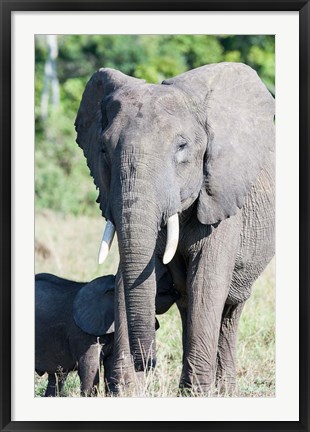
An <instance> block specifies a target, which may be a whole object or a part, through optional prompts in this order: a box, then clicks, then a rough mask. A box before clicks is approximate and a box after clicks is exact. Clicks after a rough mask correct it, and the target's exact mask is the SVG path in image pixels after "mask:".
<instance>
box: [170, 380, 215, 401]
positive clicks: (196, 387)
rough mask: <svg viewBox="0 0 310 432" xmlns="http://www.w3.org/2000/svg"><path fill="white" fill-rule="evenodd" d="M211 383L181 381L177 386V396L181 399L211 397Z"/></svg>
mask: <svg viewBox="0 0 310 432" xmlns="http://www.w3.org/2000/svg"><path fill="white" fill-rule="evenodd" d="M211 387H212V385H211V383H209V382H203V381H201V382H198V381H197V378H195V380H191V379H189V380H184V379H182V380H181V382H180V385H179V392H178V396H182V397H208V396H210V395H211Z"/></svg>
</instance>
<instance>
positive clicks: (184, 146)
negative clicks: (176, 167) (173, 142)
mask: <svg viewBox="0 0 310 432" xmlns="http://www.w3.org/2000/svg"><path fill="white" fill-rule="evenodd" d="M186 147H187V142H186V141H181V142H179V143H178V148H177V150H178V151H182V150H184V149H185V148H186Z"/></svg>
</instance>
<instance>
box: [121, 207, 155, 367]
mask: <svg viewBox="0 0 310 432" xmlns="http://www.w3.org/2000/svg"><path fill="white" fill-rule="evenodd" d="M117 214H118V216H116V218H115V223H116V228H117V234H118V244H119V251H120V270H121V273H122V278H123V284H124V291H125V304H126V313H127V324H128V333H129V344H130V351H131V354H132V356H133V359H134V365H135V369H136V371H141V370H145V369H148V368H149V367H152V366H155V362H156V354H155V294H156V279H155V245H156V239H157V232H158V227H157V218H156V217H155V216H154V215H153V216H150V215H149V214H148V215H146V211H145V209H143V210H141V209H137V208H135V206H133V207H131V208H129V209H128V208H127V209H126V208H125V209H124V208H123V209H122V210H121V211H120V212H118V213H117ZM114 217H115V215H114ZM140 221H143V222H140Z"/></svg>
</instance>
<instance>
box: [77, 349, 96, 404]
mask: <svg viewBox="0 0 310 432" xmlns="http://www.w3.org/2000/svg"><path fill="white" fill-rule="evenodd" d="M100 350H101V345H100V344H99V343H98V342H97V343H95V344H92V345H91V346H90V347H89V348H88V349H87V351H86V352H85V353H83V354H82V355H81V357H80V358H79V360H78V374H79V377H80V381H81V395H82V396H97V394H98V387H99V370H100V363H99V362H100Z"/></svg>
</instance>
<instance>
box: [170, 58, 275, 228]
mask: <svg viewBox="0 0 310 432" xmlns="http://www.w3.org/2000/svg"><path fill="white" fill-rule="evenodd" d="M163 84H169V85H173V86H176V87H177V88H179V89H181V90H183V91H184V92H185V93H187V94H188V95H189V97H190V99H191V103H192V104H193V107H194V110H195V112H196V113H197V115H198V117H199V121H200V122H202V124H203V125H204V128H205V132H206V137H207V149H206V153H205V156H204V165H203V166H204V182H203V185H202V189H201V191H200V195H199V199H198V206H197V216H198V219H199V221H200V222H201V223H204V224H215V223H217V222H219V221H221V220H224V219H226V218H227V217H230V216H233V215H234V214H236V212H237V210H238V208H241V207H242V206H243V204H244V201H245V197H246V195H247V193H248V192H249V190H250V188H251V186H252V185H253V184H254V183H255V181H256V178H257V177H258V175H259V173H260V171H261V169H262V168H263V166H264V163H265V160H266V158H268V157H269V158H270V151H273V150H274V99H273V97H272V95H271V94H270V93H269V91H268V90H267V88H266V87H265V85H264V84H263V83H262V81H261V80H260V78H259V77H258V75H257V73H256V72H255V71H254V70H253V69H251V68H250V67H249V66H246V65H244V64H241V63H218V64H211V65H207V66H202V67H200V68H197V69H193V70H191V71H189V72H185V73H184V74H182V75H180V76H178V77H175V78H172V79H169V80H166V81H164V82H163Z"/></svg>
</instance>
